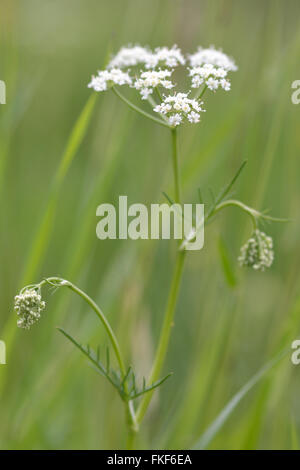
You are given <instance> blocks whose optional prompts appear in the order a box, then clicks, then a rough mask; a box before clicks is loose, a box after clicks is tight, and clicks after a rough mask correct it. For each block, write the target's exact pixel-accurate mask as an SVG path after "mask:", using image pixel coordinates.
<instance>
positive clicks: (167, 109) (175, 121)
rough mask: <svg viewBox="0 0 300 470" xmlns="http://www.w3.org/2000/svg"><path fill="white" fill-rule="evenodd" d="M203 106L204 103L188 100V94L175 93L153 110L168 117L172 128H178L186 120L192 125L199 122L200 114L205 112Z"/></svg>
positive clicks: (166, 97) (165, 98)
mask: <svg viewBox="0 0 300 470" xmlns="http://www.w3.org/2000/svg"><path fill="white" fill-rule="evenodd" d="M202 104H203V103H202V101H197V100H195V99H190V98H188V94H187V93H175V94H174V95H169V96H165V97H164V100H163V102H162V103H161V104H159V105H157V106H155V107H154V109H153V110H154V111H155V112H156V113H160V114H163V115H165V116H167V117H168V122H169V124H170V125H171V126H178V125H179V124H181V122H182V121H183V119H184V118H186V119H188V121H189V122H192V123H196V122H199V121H200V112H204V109H203V108H202V106H201V105H202Z"/></svg>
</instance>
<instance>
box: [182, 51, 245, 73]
mask: <svg viewBox="0 0 300 470" xmlns="http://www.w3.org/2000/svg"><path fill="white" fill-rule="evenodd" d="M189 63H190V65H191V66H192V67H201V66H202V65H205V64H211V65H214V66H216V67H218V68H221V69H224V70H227V71H231V72H235V71H236V70H237V69H238V68H237V66H236V65H235V62H234V60H233V59H232V58H231V57H229V56H228V55H226V54H224V52H222V51H218V50H216V49H215V48H214V47H213V46H211V47H210V48H209V49H202V47H199V48H198V50H197V52H195V54H191V55H189Z"/></svg>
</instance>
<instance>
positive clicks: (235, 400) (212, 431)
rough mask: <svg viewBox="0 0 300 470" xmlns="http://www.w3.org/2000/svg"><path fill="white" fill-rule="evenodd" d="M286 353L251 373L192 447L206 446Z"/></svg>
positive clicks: (204, 447)
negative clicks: (250, 376) (248, 378)
mask: <svg viewBox="0 0 300 470" xmlns="http://www.w3.org/2000/svg"><path fill="white" fill-rule="evenodd" d="M286 354H287V350H284V351H281V352H280V353H279V354H278V355H277V356H275V357H274V358H273V359H271V360H270V361H269V362H268V363H267V364H266V365H264V366H263V367H262V368H261V369H260V370H259V371H258V372H257V373H256V374H255V375H253V377H252V378H251V379H250V380H249V381H248V382H247V383H246V384H245V385H244V386H243V387H242V388H241V389H240V390H239V391H238V392H237V393H236V394H235V395H234V396H233V397H232V398H231V400H230V401H229V402H228V403H227V405H226V406H225V407H224V408H223V409H222V411H221V412H220V413H219V415H218V416H217V417H216V419H215V420H214V421H213V422H212V424H211V425H210V426H209V427H208V429H207V430H206V431H205V432H204V433H203V434H202V436H201V437H200V439H199V440H198V441H197V443H196V445H195V446H194V447H193V449H197V450H200V449H201V450H202V449H206V448H207V447H208V445H209V444H210V443H211V442H212V440H213V439H214V437H215V436H216V434H217V433H218V432H219V431H220V430H221V428H222V427H223V426H224V424H225V423H226V421H227V419H228V418H229V417H230V416H231V414H232V412H233V411H234V410H235V408H236V407H237V405H238V404H239V403H240V402H241V400H242V399H243V398H244V397H245V396H246V395H247V393H248V392H250V390H251V389H252V388H253V387H254V386H255V385H256V384H257V383H258V382H259V381H260V380H261V379H262V378H263V377H264V376H265V375H266V373H267V372H269V370H271V369H272V367H274V366H275V365H276V364H277V363H278V362H279V361H280V360H281V359H282V358H283V357H284V356H285V355H286Z"/></svg>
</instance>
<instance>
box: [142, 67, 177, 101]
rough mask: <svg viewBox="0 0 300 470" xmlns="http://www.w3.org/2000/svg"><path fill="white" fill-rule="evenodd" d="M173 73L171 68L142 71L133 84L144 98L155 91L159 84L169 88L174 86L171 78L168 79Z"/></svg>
mask: <svg viewBox="0 0 300 470" xmlns="http://www.w3.org/2000/svg"><path fill="white" fill-rule="evenodd" d="M171 75H172V71H171V70H151V71H147V72H142V74H141V76H140V78H138V79H137V80H136V81H135V83H134V85H133V86H134V87H135V88H136V89H137V90H139V91H140V93H141V96H142V99H147V98H148V96H149V95H150V94H151V93H152V92H153V89H154V88H156V87H158V86H161V87H163V88H167V89H170V88H173V87H174V86H175V85H174V84H173V83H172V82H171V80H168V78H169V77H171Z"/></svg>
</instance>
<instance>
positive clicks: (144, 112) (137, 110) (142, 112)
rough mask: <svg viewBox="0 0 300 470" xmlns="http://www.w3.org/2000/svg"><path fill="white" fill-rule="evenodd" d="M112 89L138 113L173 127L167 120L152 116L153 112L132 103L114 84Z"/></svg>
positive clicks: (162, 124) (169, 127)
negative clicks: (150, 112)
mask: <svg viewBox="0 0 300 470" xmlns="http://www.w3.org/2000/svg"><path fill="white" fill-rule="evenodd" d="M112 91H113V92H114V93H115V95H117V96H118V97H119V98H120V99H121V100H122V101H124V103H126V104H127V105H128V106H129V107H130V108H131V109H133V110H134V111H136V112H137V113H139V114H141V115H142V116H144V117H146V118H148V119H151V120H152V121H154V122H156V123H157V124H160V125H161V126H165V127H167V128H168V129H171V126H170V125H169V124H167V123H166V122H164V121H162V120H161V119H158V118H156V117H155V116H152V114H149V113H147V112H146V111H144V110H143V109H141V108H139V107H138V106H136V105H135V104H133V103H131V101H129V100H128V99H127V98H125V96H123V95H122V94H121V93H120V92H119V90H117V89H116V88H115V87H114V86H113V87H112Z"/></svg>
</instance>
